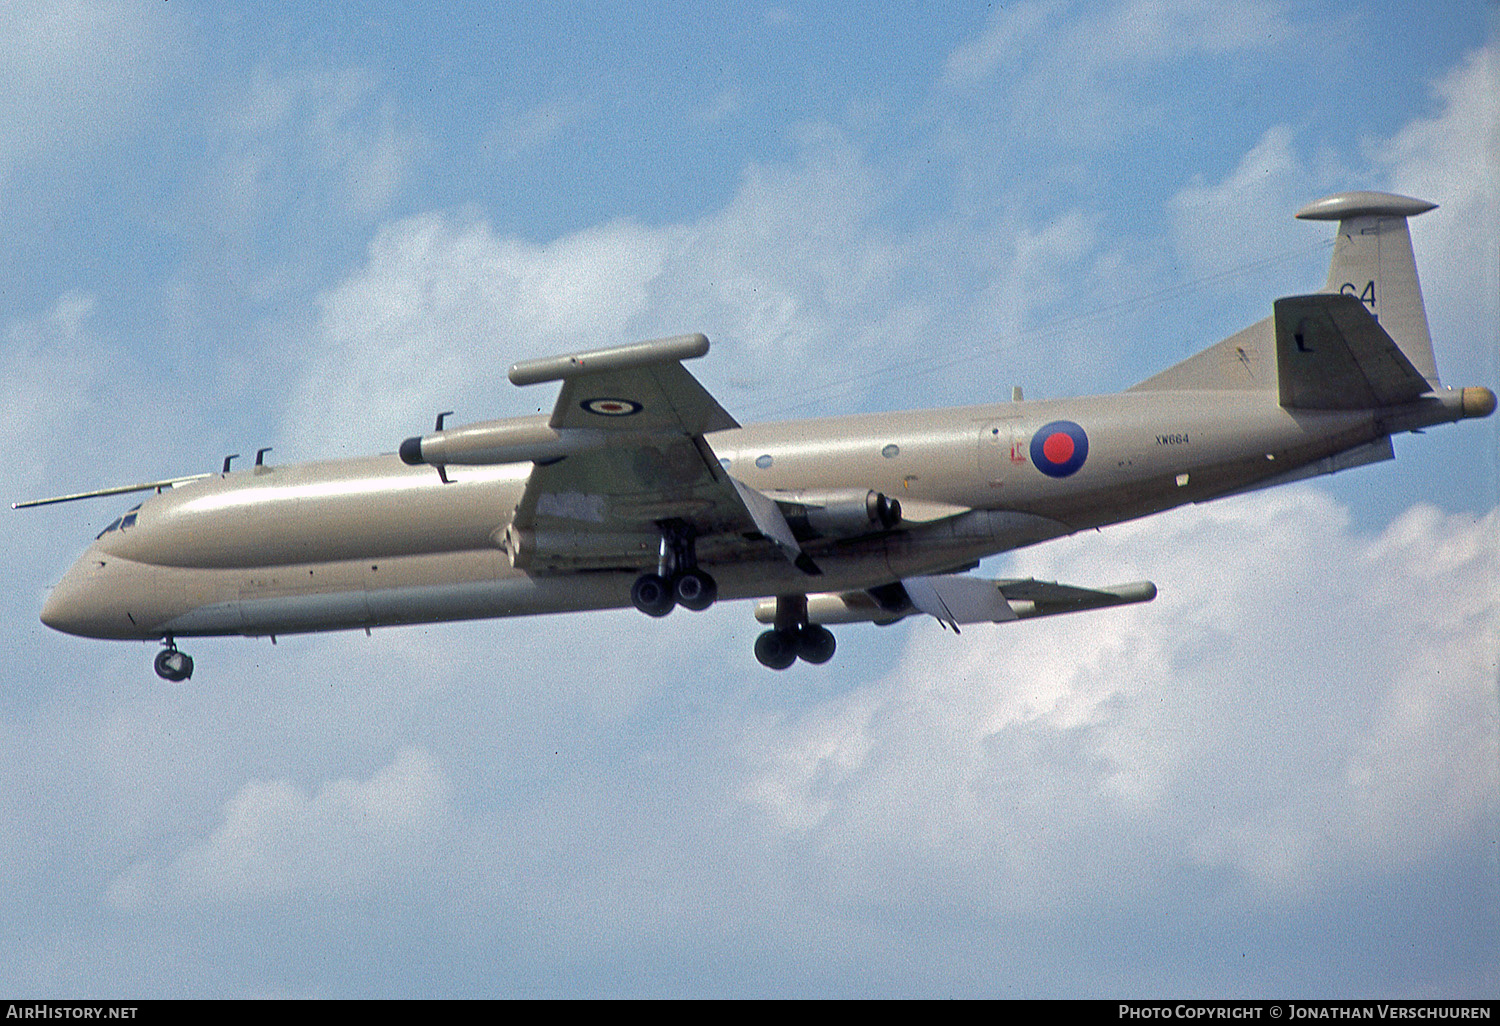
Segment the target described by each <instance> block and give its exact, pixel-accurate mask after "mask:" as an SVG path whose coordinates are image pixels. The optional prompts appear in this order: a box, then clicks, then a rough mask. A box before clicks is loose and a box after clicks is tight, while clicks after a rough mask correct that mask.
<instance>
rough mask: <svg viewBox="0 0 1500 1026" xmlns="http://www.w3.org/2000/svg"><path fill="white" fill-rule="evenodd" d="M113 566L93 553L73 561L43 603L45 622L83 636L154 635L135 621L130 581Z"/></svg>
mask: <svg viewBox="0 0 1500 1026" xmlns="http://www.w3.org/2000/svg"><path fill="white" fill-rule="evenodd" d="M110 569H111V568H110V567H109V566H108V561H107V560H106V561H101V560H99V559H95V558H93V557H91V556H85V557H84V558H82V559H80V560H79V561H78V562H77V563H75V564H73V566H72V568H71V569H69V570H68V572H67V573H66V574H64V575H63V578H62V580H60V581H58V582H57V585H56V586H55V587H54V588H53V589H52V594H50V595H48V596H47V601H46V602H44V603H42V623H44V624H46V625H47V626H48V627H51V628H52V629H53V630H55V631H62V632H63V633H64V634H76V635H78V636H79V637H83V638H141V637H152V636H153V635H150V634H147V633H145V632H144V631H142V629H141V628H140V627H139V626H138V625H137V624H135V623H134V622H132V620H131V616H130V612H129V609H128V599H127V594H128V592H129V590H130V589H129V587H128V581H126V580H125V579H121V578H120V575H119V574H116V573H110V572H108V571H110Z"/></svg>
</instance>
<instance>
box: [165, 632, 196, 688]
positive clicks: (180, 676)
mask: <svg viewBox="0 0 1500 1026" xmlns="http://www.w3.org/2000/svg"><path fill="white" fill-rule="evenodd" d="M163 643H164V644H165V645H166V646H167V647H166V648H164V649H162V650H161V651H160V652H158V653H156V675H157V676H158V677H160V678H161V679H162V680H169V681H171V682H172V683H173V684H181V683H182V682H183V681H185V680H187V679H188V678H189V677H191V676H192V675H193V657H192V656H190V655H188V654H187V653H186V652H180V651H178V649H177V643H176V642H175V641H173V640H172V639H171V638H170V637H168V638H165V639H163Z"/></svg>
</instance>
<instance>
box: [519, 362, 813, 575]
mask: <svg viewBox="0 0 1500 1026" xmlns="http://www.w3.org/2000/svg"><path fill="white" fill-rule="evenodd" d="M707 351H708V339H707V338H705V337H704V336H702V335H681V336H677V337H675V338H668V339H661V340H658V341H655V342H642V343H639V344H636V345H630V346H621V347H618V348H614V349H603V350H596V351H593V352H586V353H577V354H573V355H569V356H557V357H550V358H547V359H543V360H528V361H524V362H522V363H518V364H516V365H515V366H513V367H512V368H511V369H510V380H511V381H512V382H513V383H515V384H517V385H531V384H539V383H541V382H546V381H561V382H562V390H561V392H560V393H559V394H558V397H557V404H556V405H555V406H554V407H553V410H552V416H551V418H550V419H549V421H548V424H547V426H548V427H549V428H550V429H551V430H552V431H554V432H557V433H558V434H559V435H564V436H566V435H570V434H575V435H576V434H579V433H587V434H588V435H590V436H592V437H593V438H595V439H596V440H597V444H591V445H589V446H587V447H580V448H578V449H576V450H571V451H569V452H567V453H566V454H565V455H562V456H559V457H558V458H555V459H549V460H542V461H538V462H537V463H536V465H535V466H534V467H533V468H532V471H531V476H530V478H529V479H528V481H527V484H526V490H525V492H524V493H523V495H522V497H521V501H520V503H519V504H518V506H517V508H516V513H515V517H514V519H513V521H512V523H511V526H510V529H509V530H508V531H507V534H506V547H507V548H508V549H509V550H510V552H511V558H512V560H516V561H517V562H516V565H517V566H538V567H546V566H577V565H585V564H593V565H608V563H609V560H610V559H611V558H612V557H615V556H618V558H619V559H620V560H622V561H623V564H622V565H629V566H635V567H639V566H644V565H647V564H650V563H652V562H654V561H655V560H656V554H657V549H658V547H659V545H660V544H661V540H662V538H663V534H664V531H665V532H667V533H669V534H680V533H682V532H686V534H687V535H688V536H689V537H690V538H691V539H693V540H694V542H695V543H696V545H697V548H698V555H699V557H700V558H702V559H703V560H704V561H712V560H713V559H715V557H716V555H717V556H721V557H722V556H727V555H731V554H733V553H738V552H740V551H743V547H744V545H745V541H746V539H747V538H757V539H758V538H759V537H760V536H764V537H765V538H767V539H769V540H770V541H771V542H773V543H774V544H775V545H776V546H777V547H778V548H780V549H781V550H782V551H783V552H784V553H786V555H787V556H788V558H790V559H792V560H794V561H796V562H797V564H798V566H800V567H802V568H803V569H804V570H805V571H808V572H816V567H815V566H814V565H813V564H812V563H811V561H810V560H809V559H808V558H807V557H806V556H805V555H803V554H802V552H801V549H800V547H799V546H798V544H797V542H796V540H795V539H794V538H793V536H792V532H791V529H790V527H788V525H787V523H786V519H785V517H784V516H783V515H782V513H781V511H780V509H779V508H778V507H777V506H776V504H775V503H774V502H773V501H771V500H769V499H766V498H765V497H764V496H762V495H761V494H760V493H759V492H756V491H754V490H753V489H750V488H749V487H748V486H746V485H743V484H741V483H740V482H737V481H734V480H733V479H732V478H730V477H729V475H728V474H727V473H726V472H725V471H724V469H723V467H721V466H720V465H719V461H718V458H717V457H716V456H715V455H714V452H713V450H712V449H711V448H710V447H709V445H708V442H707V441H706V440H705V439H704V437H703V436H704V435H705V434H707V433H708V432H711V431H721V430H724V429H727V428H735V427H738V426H739V424H738V423H737V422H736V421H735V420H734V418H733V417H731V416H730V415H729V414H728V413H727V412H726V411H725V410H724V408H723V407H722V406H720V405H719V404H718V402H717V401H716V400H715V399H714V398H713V396H711V395H709V393H708V391H707V390H706V389H704V387H703V386H702V385H701V384H699V383H698V381H697V379H695V378H694V377H693V376H692V374H690V373H689V372H688V371H687V369H686V368H684V367H683V366H682V362H681V361H682V360H685V359H691V358H694V357H698V356H702V355H703V354H704V353H706V352H707Z"/></svg>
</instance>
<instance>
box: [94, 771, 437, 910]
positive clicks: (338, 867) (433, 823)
mask: <svg viewBox="0 0 1500 1026" xmlns="http://www.w3.org/2000/svg"><path fill="white" fill-rule="evenodd" d="M448 792H449V785H448V782H447V780H446V778H445V777H444V775H443V773H442V771H441V770H440V769H439V768H438V766H437V764H436V763H435V762H434V760H433V759H432V757H431V756H430V755H429V754H428V753H427V752H425V751H424V750H422V749H419V748H404V749H402V750H401V751H400V752H398V753H397V755H396V758H395V760H394V761H393V762H392V763H391V764H390V765H389V766H386V767H383V768H382V769H380V770H377V771H376V772H375V773H374V774H373V775H372V776H370V778H369V779H368V780H363V781H361V780H354V779H340V780H335V781H332V782H330V783H328V784H326V785H324V786H323V787H321V788H319V789H318V791H317V793H315V794H309V793H308V792H307V791H305V790H303V789H302V788H300V787H298V786H297V785H296V784H294V783H292V782H290V781H288V780H269V781H259V780H255V781H251V782H249V783H247V784H246V785H245V786H244V787H242V788H241V789H240V791H239V793H237V794H236V795H235V796H234V797H233V798H231V799H230V800H229V801H228V802H226V803H225V805H224V809H223V819H222V822H221V823H220V825H219V826H218V827H217V828H216V829H215V830H214V832H213V833H212V834H211V835H210V836H209V837H207V838H205V839H204V840H201V841H197V842H195V843H193V844H191V845H190V846H189V847H188V848H187V849H186V850H185V851H183V852H182V853H181V855H180V856H178V857H177V858H176V859H175V860H174V861H173V862H172V864H171V865H169V866H168V867H167V868H166V869H165V870H164V871H163V872H162V873H161V878H160V881H159V882H158V881H157V880H156V879H155V877H156V873H155V870H154V867H153V866H152V865H151V864H149V863H148V862H140V863H136V864H134V865H132V866H131V867H130V868H128V869H127V870H125V872H124V873H122V874H120V875H119V876H118V877H116V879H115V880H114V881H113V882H112V883H111V884H110V886H109V889H108V891H107V892H106V898H107V899H108V900H109V901H110V903H111V904H113V905H115V906H117V907H120V908H122V909H138V908H140V907H142V906H144V905H146V904H147V903H148V902H150V900H151V898H152V896H153V889H154V888H156V887H161V888H163V889H164V893H163V894H162V897H163V899H164V900H166V901H168V902H169V903H173V904H175V903H187V904H198V903H199V902H202V901H209V902H212V903H221V902H222V903H231V904H238V903H254V902H260V901H264V900H268V899H278V898H283V897H287V896H291V895H296V896H297V897H299V898H300V899H302V900H312V901H345V900H349V899H352V898H358V897H361V896H364V895H366V894H367V893H368V892H369V890H370V889H371V888H373V887H378V886H383V885H385V884H388V883H389V882H391V881H393V880H397V879H400V878H401V877H402V876H404V875H405V874H409V873H410V872H411V871H412V870H413V869H414V868H415V867H417V866H420V865H423V864H425V863H428V862H430V861H431V860H433V859H434V858H436V857H438V853H439V852H440V849H441V845H439V844H438V841H439V838H440V836H441V834H442V832H443V830H444V828H445V827H446V826H447V825H448V822H449V820H450V818H451V816H452V810H451V808H450V805H449V797H448Z"/></svg>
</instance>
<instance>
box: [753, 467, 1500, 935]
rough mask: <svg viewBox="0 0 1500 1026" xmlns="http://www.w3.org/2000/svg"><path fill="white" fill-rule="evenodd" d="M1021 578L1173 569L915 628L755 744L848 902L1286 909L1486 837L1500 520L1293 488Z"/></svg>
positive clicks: (768, 794) (1491, 784) (1075, 544)
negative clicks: (1179, 884) (882, 667)
mask: <svg viewBox="0 0 1500 1026" xmlns="http://www.w3.org/2000/svg"><path fill="white" fill-rule="evenodd" d="M1016 563H1017V567H1016V569H1017V571H1018V572H1019V573H1020V574H1022V575H1026V576H1032V575H1035V576H1037V577H1041V578H1043V579H1061V580H1065V581H1072V582H1076V583H1080V584H1085V585H1086V584H1090V583H1096V584H1105V583H1115V582H1120V581H1125V580H1134V579H1141V578H1148V577H1151V578H1155V579H1157V580H1158V582H1159V584H1160V586H1161V597H1160V598H1158V599H1157V600H1156V602H1155V603H1153V604H1151V605H1149V606H1141V607H1132V608H1128V609H1121V610H1114V611H1107V612H1102V613H1086V614H1079V615H1077V616H1074V617H1060V618H1058V619H1056V620H1050V621H1037V622H1034V623H1022V624H1014V625H1009V626H997V627H992V628H986V627H974V628H970V629H967V630H965V632H964V633H963V635H962V637H960V638H954V637H952V636H951V635H949V634H946V633H945V632H942V631H940V630H938V629H937V628H936V627H932V626H926V627H922V628H919V629H917V630H916V631H915V632H914V633H913V635H912V638H911V642H910V645H909V648H908V652H907V656H906V658H905V659H904V660H903V662H902V664H901V666H900V667H899V668H898V669H897V670H895V671H893V672H892V673H891V674H890V675H889V676H888V677H886V678H885V679H884V680H882V681H879V682H877V683H873V684H870V685H866V686H865V687H862V688H858V689H856V690H855V691H853V692H850V693H848V694H845V695H842V696H839V697H837V698H834V699H830V700H828V701H827V702H824V703H822V704H821V705H819V706H818V707H816V708H814V709H813V710H811V711H809V712H807V713H805V714H803V715H800V716H793V717H786V718H778V719H774V720H768V721H766V722H764V723H762V724H761V725H760V726H759V727H758V728H756V729H755V730H753V731H752V732H751V734H750V735H749V739H748V740H747V742H746V746H745V749H744V754H745V756H746V758H747V760H748V763H749V765H751V766H753V767H758V769H757V770H756V772H754V774H753V776H752V777H751V779H750V781H749V782H748V783H747V785H746V790H745V794H746V796H747V798H748V799H749V800H751V801H752V802H753V803H755V804H756V805H758V806H759V807H761V808H762V809H764V811H765V812H766V814H767V816H768V818H769V821H770V822H772V823H776V824H779V825H780V827H781V828H782V829H783V830H785V831H787V834H788V837H789V838H798V839H799V840H797V841H795V844H796V845H797V847H798V848H799V849H801V850H808V849H809V846H810V848H811V850H812V851H815V852H817V853H818V854H817V856H816V857H817V858H818V860H819V861H820V862H822V863H823V869H824V870H825V871H826V872H827V873H828V875H829V880H830V882H831V885H832V886H834V887H835V888H836V889H837V892H838V893H841V894H844V895H845V896H847V897H852V898H861V899H863V900H882V901H897V902H898V903H899V902H900V901H901V900H902V899H899V898H895V897H891V895H900V894H907V895H920V897H912V898H911V900H915V901H920V902H931V901H933V900H937V901H940V902H942V903H945V904H947V903H958V904H960V905H969V904H972V905H973V906H974V907H975V908H976V909H977V910H982V911H985V912H1020V911H1022V910H1024V909H1034V908H1037V907H1052V906H1056V905H1059V904H1060V903H1062V904H1068V905H1076V904H1077V903H1080V902H1082V903H1085V904H1087V905H1091V906H1098V905H1099V904H1100V903H1101V902H1103V903H1106V904H1107V903H1108V902H1109V901H1110V900H1112V899H1109V898H1107V897H1106V895H1109V894H1111V893H1114V886H1115V884H1116V882H1117V881H1119V880H1120V879H1131V880H1134V881H1136V883H1137V885H1138V886H1139V888H1140V889H1141V893H1142V894H1145V893H1148V892H1150V891H1151V890H1152V889H1153V888H1154V887H1156V886H1158V885H1160V884H1161V883H1162V882H1163V881H1164V880H1165V879H1167V878H1168V877H1169V876H1170V875H1171V873H1172V872H1174V871H1175V870H1174V869H1173V867H1174V866H1179V865H1182V864H1197V865H1199V866H1203V867H1220V868H1224V869H1228V870H1229V871H1231V873H1232V877H1231V880H1232V883H1231V892H1232V891H1233V890H1237V889H1239V888H1245V889H1247V893H1249V894H1252V895H1254V894H1260V895H1263V896H1264V898H1263V899H1256V898H1252V899H1250V900H1252V901H1254V902H1259V901H1261V900H1272V901H1277V902H1279V901H1281V900H1283V899H1284V898H1287V897H1290V896H1292V895H1296V894H1301V893H1303V892H1305V891H1306V890H1308V889H1311V888H1313V887H1316V886H1318V885H1320V884H1325V883H1327V882H1329V881H1332V880H1338V879H1342V878H1348V877H1351V876H1354V877H1358V876H1362V875H1370V876H1378V875H1379V874H1381V873H1384V872H1387V871H1390V870H1393V869H1398V868H1401V867H1405V866H1407V865H1411V864H1413V863H1419V862H1421V861H1422V860H1426V859H1431V858H1436V857H1440V856H1441V855H1442V854H1443V853H1444V852H1447V851H1450V850H1452V849H1453V848H1454V847H1455V846H1459V847H1462V846H1465V845H1471V844H1474V843H1476V837H1478V836H1479V835H1480V834H1482V831H1483V829H1484V823H1485V818H1486V817H1487V816H1488V815H1489V810H1490V809H1492V808H1493V804H1494V802H1495V801H1496V799H1497V798H1500V779H1497V763H1496V760H1495V751H1496V739H1497V722H1500V717H1497V709H1496V707H1495V702H1494V688H1495V682H1496V674H1497V661H1500V652H1497V646H1500V595H1497V593H1496V592H1495V590H1494V587H1493V582H1494V581H1496V580H1497V579H1500V511H1495V512H1492V513H1491V514H1489V515H1488V516H1487V517H1485V518H1483V519H1482V520H1478V521H1474V520H1471V519H1468V518H1465V517H1459V516H1453V517H1450V516H1445V515H1443V514H1441V513H1438V512H1437V511H1435V510H1433V509H1430V508H1428V507H1417V508H1415V509H1413V510H1411V511H1409V512H1408V513H1407V514H1405V515H1404V516H1402V517H1401V518H1399V519H1398V520H1397V521H1396V522H1395V523H1394V524H1392V525H1391V526H1390V528H1388V529H1387V530H1386V531H1385V532H1383V533H1382V534H1381V535H1379V536H1376V537H1369V536H1364V535H1360V534H1358V533H1355V532H1353V531H1351V530H1350V529H1349V526H1348V523H1347V518H1346V516H1345V513H1344V511H1343V510H1342V509H1340V508H1339V507H1338V506H1337V505H1336V504H1334V503H1333V502H1332V501H1331V500H1329V499H1327V498H1326V497H1325V496H1323V495H1322V494H1320V493H1318V492H1316V491H1313V490H1310V489H1297V490H1288V491H1283V492H1279V493H1263V494H1261V495H1257V496H1253V497H1248V498H1244V499H1238V500H1229V501H1224V502H1221V503H1217V504H1213V505H1210V506H1206V507H1194V508H1189V509H1185V510H1181V511H1177V512H1174V513H1171V514H1166V515H1163V516H1160V517H1157V518H1154V519H1152V520H1151V521H1149V522H1143V523H1135V524H1128V525H1123V526H1120V527H1116V528H1112V529H1110V530H1108V531H1106V532H1105V533H1103V534H1095V535H1088V536H1085V537H1080V538H1075V539H1071V540H1066V541H1062V542H1056V543H1052V544H1050V545H1048V546H1044V547H1042V548H1040V549H1037V550H1035V551H1028V552H1025V553H1021V554H1019V555H1018V557H1017V559H1016ZM1085 852H1086V853H1087V854H1086V856H1085V855H1084V853H1085ZM912 881H925V882H924V883H913V882H912ZM883 895H884V897H882V896H883ZM1224 897H1225V899H1226V900H1230V894H1228V893H1226V895H1225V896H1224ZM1121 900H1124V901H1126V902H1130V903H1133V902H1134V901H1136V900H1139V899H1138V898H1137V897H1130V896H1121Z"/></svg>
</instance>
